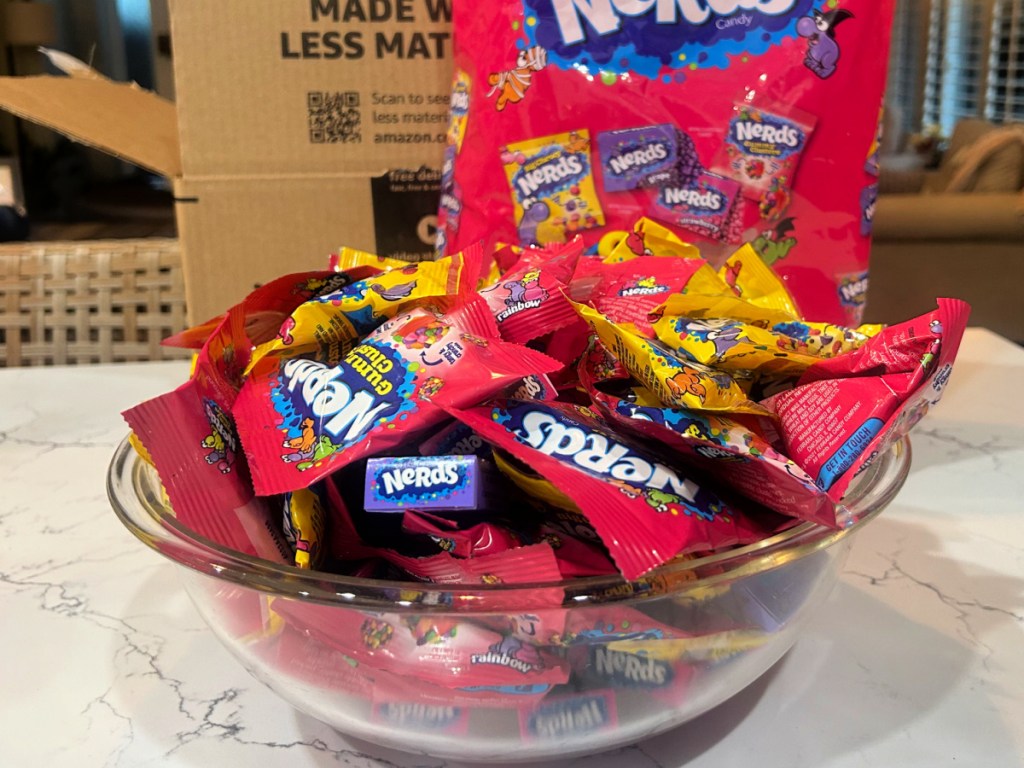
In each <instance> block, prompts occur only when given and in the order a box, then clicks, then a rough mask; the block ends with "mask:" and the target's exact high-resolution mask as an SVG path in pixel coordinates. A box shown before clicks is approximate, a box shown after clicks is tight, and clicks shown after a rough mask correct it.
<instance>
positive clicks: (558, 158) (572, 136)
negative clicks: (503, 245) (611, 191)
mask: <svg viewBox="0 0 1024 768" xmlns="http://www.w3.org/2000/svg"><path fill="white" fill-rule="evenodd" d="M501 160H502V162H503V163H504V165H505V176H506V177H507V178H508V185H509V188H510V189H511V194H512V200H513V202H514V203H515V218H516V230H517V234H518V239H519V242H520V243H521V244H523V245H529V244H531V243H560V242H564V241H565V240H568V239H570V238H571V237H572V236H573V234H575V233H576V232H579V231H582V230H584V229H590V228H592V227H601V226H604V213H603V212H602V211H601V203H600V201H599V200H598V197H597V191H596V189H595V187H594V173H593V168H592V167H591V165H590V134H589V133H588V132H587V131H586V130H579V131H570V132H568V133H560V134H556V135H554V136H545V137H544V138H540V139H530V140H529V141H521V142H518V143H516V144H509V145H508V146H507V147H506V148H505V150H504V151H503V152H502V155H501Z"/></svg>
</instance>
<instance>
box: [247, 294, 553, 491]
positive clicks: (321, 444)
mask: <svg viewBox="0 0 1024 768" xmlns="http://www.w3.org/2000/svg"><path fill="white" fill-rule="evenodd" d="M496 337H497V333H496V331H495V329H494V318H493V317H492V316H491V314H490V311H489V310H488V309H487V305H486V304H485V303H484V302H483V301H482V300H480V299H475V300H473V301H470V302H468V303H466V304H464V305H462V306H461V307H459V308H456V309H454V310H452V311H451V312H448V313H445V314H437V313H435V312H433V311H431V310H428V309H426V308H417V309H414V310H412V311H410V312H408V313H406V314H404V315H402V316H400V317H398V318H394V319H393V320H390V321H388V322H387V323H385V324H384V325H382V326H381V327H380V328H378V329H377V330H376V331H375V332H374V333H372V334H370V335H369V336H367V337H366V338H364V339H363V340H362V342H360V343H359V344H358V345H357V346H356V347H355V348H354V349H353V350H352V351H351V352H349V354H348V355H346V356H345V358H344V359H343V360H342V361H341V362H340V363H338V364H337V365H334V366H330V365H327V364H324V363H321V362H318V361H314V360H306V359H302V358H294V359H290V360H277V359H275V358H273V357H267V358H264V359H263V360H261V361H260V362H259V363H258V364H257V365H256V367H255V368H254V369H253V371H252V373H251V375H250V377H249V379H248V380H247V381H246V383H245V385H244V386H243V387H242V390H241V391H240V392H239V396H238V400H237V401H236V403H235V408H234V416H235V419H236V421H237V423H238V430H239V434H240V436H241V438H242V444H243V445H244V446H245V449H246V454H247V455H248V456H249V462H250V469H251V471H252V478H253V484H254V486H255V488H256V492H257V493H259V494H261V495H267V494H274V493H282V492H284V491H289V490H294V489H295V488H302V487H306V486H308V485H309V484H310V483H312V482H314V481H316V480H318V479H319V478H321V477H323V476H324V475H326V474H328V473H330V472H332V471H334V470H336V469H340V468H341V467H344V466H345V465H347V464H350V463H351V462H353V461H356V460H357V459H360V458H364V457H366V456H369V455H372V454H375V453H380V452H381V451H384V450H387V449H390V448H394V447H395V446H397V445H399V444H401V443H402V442H405V441H407V440H410V439H411V438H413V437H414V436H415V435H416V434H417V433H419V432H422V431H423V430H424V429H426V428H428V427H431V426H433V425H435V424H437V423H439V422H442V421H444V419H445V414H444V412H443V411H442V410H440V409H439V408H438V407H437V406H438V405H441V406H447V407H462V406H465V405H468V404H471V403H475V402H480V401H481V400H484V399H486V398H488V397H491V396H493V395H495V394H496V393H498V392H500V391H501V390H502V389H504V388H505V387H507V386H509V385H510V384H511V383H513V382H515V381H517V380H519V379H522V378H523V377H524V376H528V375H530V374H534V373H547V372H551V371H555V370H558V369H559V368H560V367H561V365H560V364H559V363H558V362H557V361H554V360H552V359H551V358H549V357H547V356H545V355H543V354H541V353H539V352H535V351H533V350H530V349H526V348H525V347H521V346H518V345H512V344H508V343H506V342H503V341H501V340H499V339H497V338H496Z"/></svg>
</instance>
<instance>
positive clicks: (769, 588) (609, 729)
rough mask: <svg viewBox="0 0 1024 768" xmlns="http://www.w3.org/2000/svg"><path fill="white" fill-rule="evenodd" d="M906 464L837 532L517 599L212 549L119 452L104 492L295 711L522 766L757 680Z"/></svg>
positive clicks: (376, 738) (384, 738)
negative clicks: (306, 567)
mask: <svg viewBox="0 0 1024 768" xmlns="http://www.w3.org/2000/svg"><path fill="white" fill-rule="evenodd" d="M909 467H910V444H909V442H907V441H906V439H904V440H903V441H902V442H898V443H896V444H895V445H894V446H893V447H892V448H891V449H889V450H888V451H886V452H885V453H883V454H881V455H879V456H877V457H876V460H875V461H874V462H873V463H872V464H871V465H870V466H869V467H868V468H867V469H866V470H864V471H863V472H862V473H861V474H860V476H859V477H857V478H856V480H855V482H854V483H853V484H852V485H851V487H850V491H849V492H848V493H847V496H846V497H845V498H844V505H845V507H846V508H847V511H848V513H849V514H848V516H847V517H848V519H849V520H851V521H852V522H851V523H850V524H849V525H848V526H847V527H845V528H843V529H840V530H832V529H828V528H824V527H821V526H818V525H813V524H810V523H801V524H798V525H795V526H794V527H792V528H790V529H789V530H786V531H785V532H784V533H781V534H779V535H776V536H774V537H772V538H769V539H766V540H764V541H761V542H758V543H757V544H754V545H750V546H746V547H743V548H741V549H735V550H732V551H729V552H725V553H721V554H717V555H712V556H709V557H705V558H702V559H698V560H690V561H686V562H682V563H675V564H670V565H667V566H663V567H661V568H659V569H657V570H655V571H653V572H651V573H650V574H648V575H647V576H646V577H644V578H642V579H640V580H638V581H636V582H625V581H623V580H621V579H618V578H610V577H592V578H581V579H574V580H571V581H563V582H557V583H547V584H517V585H514V586H510V585H501V584H497V585H473V586H472V587H456V586H448V585H433V584H423V583H419V582H415V583H399V582H387V581H379V580H372V579H364V578H355V577H346V576H338V575H333V574H327V573H320V572H313V571H308V570H300V569H298V568H294V567H290V566H283V565H277V564H274V563H270V562H267V561H263V560H258V559H256V558H252V557H248V556H246V555H243V554H240V553H238V552H234V551H231V550H227V549H225V548H223V547H220V546H218V545H216V544H214V543H212V542H210V541H209V540H206V539H204V538H202V537H199V536H197V535H196V534H194V533H192V532H191V531H190V530H188V529H186V528H185V527H183V526H182V525H180V524H179V523H178V522H177V521H176V520H175V518H174V514H173V511H172V510H171V509H170V508H169V507H168V506H167V505H166V503H165V502H164V500H163V494H162V493H161V487H160V483H159V480H158V478H157V475H156V473H155V472H154V471H153V470H152V469H151V468H150V467H149V466H148V465H147V464H145V463H144V462H143V461H141V460H139V459H138V458H137V456H136V454H135V452H134V451H133V450H132V448H131V447H130V446H129V444H128V442H127V441H125V442H123V443H122V444H121V445H120V447H119V448H118V449H117V452H116V453H115V455H114V457H113V460H112V462H111V465H110V470H109V474H108V481H107V488H108V494H109V496H110V501H111V503H112V505H113V508H114V511H115V512H116V513H117V515H118V517H119V518H120V519H121V522H123V523H124V525H125V526H126V527H127V528H128V529H129V530H130V531H131V532H132V533H133V534H135V536H137V537H138V538H139V539H140V540H141V541H142V542H143V543H145V544H146V545H148V546H150V547H152V548H153V549H155V550H156V551H158V552H159V553H160V554H162V555H164V556H165V557H167V558H169V559H170V560H171V561H173V562H174V563H176V564H177V565H178V566H180V567H179V568H177V571H178V574H179V575H180V577H181V579H182V582H183V583H184V586H185V589H186V590H187V592H188V594H189V595H190V596H191V598H192V600H193V602H194V603H195V605H196V608H197V609H198V610H199V613H200V614H201V615H202V617H203V618H204V619H205V621H206V622H207V623H208V624H209V626H210V628H211V629H212V630H213V632H214V634H215V635H216V636H217V637H218V638H219V639H220V641H221V642H222V643H223V644H224V646H225V647H226V648H227V649H228V650H229V651H230V652H231V653H232V654H233V655H234V656H235V657H236V658H237V659H238V660H239V661H240V662H241V663H242V664H243V666H245V668H246V669H248V670H249V672H250V673H252V675H253V676H254V677H256V678H257V679H258V680H260V681H261V682H263V683H265V684H266V685H267V686H268V687H270V688H271V689H272V690H273V691H275V692H276V693H277V694H279V695H280V696H281V697H282V698H284V699H285V700H286V701H288V702H289V703H291V704H292V705H293V706H295V707H297V708H298V709H300V710H302V711H303V712H306V713H307V714H309V715H311V716H313V717H315V718H317V719H319V720H322V721H323V722H325V723H328V724H329V725H331V726H333V727H335V728H337V729H338V730H340V731H342V732H344V733H346V734H350V735H352V736H355V737H358V738H361V739H365V740H367V741H370V742H374V743H377V744H381V745H384V746H387V747H391V748H395V749H400V750H404V751H407V752H413V753H420V754H429V755H432V756H436V757H441V758H446V759H457V760H480V761H500V762H525V761H532V760H541V759H544V758H551V757H556V756H557V757H570V756H574V755H581V754H588V753H594V752H599V751H602V750H606V749H611V748H614V747H617V746H622V745H625V744H629V743H633V742H636V741H639V740H641V739H644V738H646V737H649V736H652V735H654V734H657V733H660V732H662V731H665V730H667V729H670V728H673V727H675V726H677V725H679V724H681V723H684V722H686V721H687V720H690V719H692V718H694V717H697V716H698V715H700V714H702V713H704V712H706V711H707V710H709V709H711V708H712V707H714V706H716V705H717V704H720V703H721V702H723V701H725V700H726V699H728V698H729V697H731V696H733V695H734V694H736V693H738V692H739V691H740V690H742V689H743V688H745V687H746V686H747V685H749V684H750V683H752V682H753V681H754V680H756V679H757V678H758V676H760V675H761V674H762V673H764V672H765V671H766V670H768V668H769V667H771V666H772V665H773V664H774V663H775V662H776V661H777V660H778V659H779V658H781V657H782V655H783V654H785V653H786V651H787V650H789V648H790V647H791V646H792V645H793V643H794V642H795V641H796V639H797V637H798V636H799V633H800V631H801V628H802V627H803V626H804V625H805V623H806V622H807V620H808V618H809V617H810V616H811V615H812V614H813V613H814V611H815V609H817V608H818V607H819V606H820V605H821V603H822V602H823V601H824V600H825V598H826V597H827V596H828V594H829V593H830V592H831V590H832V588H833V586H834V585H835V582H836V579H837V578H838V575H839V571H840V568H841V567H842V565H843V563H844V561H845V558H846V555H847V553H848V552H849V549H850V545H851V543H852V542H853V539H854V534H856V532H857V531H859V530H860V529H861V528H862V527H863V526H865V525H866V524H868V523H869V522H870V521H871V520H872V519H873V518H874V517H875V516H876V515H878V513H879V512H881V510H882V509H883V508H884V507H885V506H886V505H887V504H888V503H889V502H890V501H892V499H893V498H894V497H895V495H896V494H897V493H898V492H899V489H900V488H901V487H902V485H903V482H904V480H905V479H906V476H907V472H908V470H909Z"/></svg>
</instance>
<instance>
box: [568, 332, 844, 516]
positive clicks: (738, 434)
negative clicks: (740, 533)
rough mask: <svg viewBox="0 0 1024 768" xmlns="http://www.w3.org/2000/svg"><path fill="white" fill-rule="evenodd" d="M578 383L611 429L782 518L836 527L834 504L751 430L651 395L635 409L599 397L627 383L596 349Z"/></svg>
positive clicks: (620, 401) (626, 403)
mask: <svg viewBox="0 0 1024 768" xmlns="http://www.w3.org/2000/svg"><path fill="white" fill-rule="evenodd" d="M580 379H581V381H582V382H583V384H584V386H585V387H586V388H587V391H588V392H589V393H590V396H591V398H593V400H594V403H595V404H596V405H597V406H598V408H599V409H600V410H601V413H602V414H603V415H604V416H605V418H607V419H608V421H609V422H610V423H611V424H613V425H614V426H615V427H616V428H620V429H622V430H623V431H625V432H627V433H629V434H632V435H634V436H636V437H637V438H639V439H641V440H644V441H645V442H648V441H649V442H652V443H655V444H657V443H661V444H663V445H665V446H666V447H667V448H669V449H671V450H673V451H675V452H676V453H678V455H679V456H680V457H682V458H684V459H685V461H686V463H687V464H689V465H692V466H694V467H697V468H699V469H701V470H702V471H704V472H707V474H708V475H709V476H710V477H713V478H715V479H716V480H718V481H719V482H720V483H722V484H723V485H727V486H729V487H731V488H733V489H734V490H735V491H737V492H738V493H741V494H742V495H744V496H746V497H747V498H749V499H753V500H754V501H756V502H758V503H759V504H762V505H764V506H766V507H767V508H769V509H772V510H774V511H776V512H779V513H781V514H783V515H789V516H793V517H799V518H802V519H804V520H813V521H814V522H817V523H821V524H823V525H828V526H835V525H836V507H835V503H834V502H833V501H832V500H831V499H830V498H829V497H828V496H827V495H826V494H825V493H824V492H822V491H821V490H820V489H819V488H818V487H817V486H816V485H815V484H814V481H813V480H812V479H811V477H810V475H808V474H807V473H806V472H805V471H804V470H803V469H802V468H801V467H800V466H799V465H797V464H796V463H795V462H794V461H792V460H790V459H789V458H787V457H786V456H783V455H782V454H780V453H779V452H778V451H776V450H775V449H774V448H773V447H772V446H771V445H770V444H769V443H768V441H767V440H765V439H764V438H763V437H762V436H761V435H759V434H758V433H757V431H756V430H754V429H751V427H750V426H748V425H746V424H744V423H742V422H740V421H737V420H735V419H731V418H728V417H726V416H718V415H715V414H710V413H700V412H697V411H691V410H687V409H685V408H668V407H665V406H662V405H660V404H652V402H656V398H654V396H653V395H650V396H649V397H648V398H647V402H645V403H643V404H641V403H635V402H630V401H629V400H626V399H624V398H620V397H616V396H614V395H611V394H608V393H606V392H602V391H601V390H600V389H599V388H598V386H597V385H598V384H603V383H607V382H610V381H616V380H618V381H622V382H628V381H629V377H628V375H623V373H622V372H621V368H620V367H618V365H617V363H616V361H615V360H614V359H612V358H611V355H610V354H609V353H608V352H607V351H606V350H605V349H604V348H603V347H601V346H600V345H599V344H595V345H594V347H593V349H591V351H590V353H589V354H588V355H587V357H586V358H585V359H584V360H583V361H582V362H581V364H580Z"/></svg>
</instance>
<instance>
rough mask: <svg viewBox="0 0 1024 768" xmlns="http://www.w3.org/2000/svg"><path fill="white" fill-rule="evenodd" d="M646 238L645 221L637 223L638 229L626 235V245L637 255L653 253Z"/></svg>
mask: <svg viewBox="0 0 1024 768" xmlns="http://www.w3.org/2000/svg"><path fill="white" fill-rule="evenodd" d="M644 238H645V235H644V225H643V222H640V223H638V224H637V225H636V229H634V230H633V231H632V232H630V233H629V234H628V235H626V247H627V248H629V251H630V253H634V254H636V255H637V256H650V255H651V250H650V249H649V248H648V247H647V243H646V241H645V239H644Z"/></svg>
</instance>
